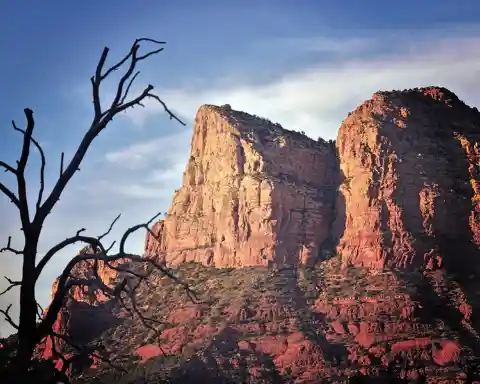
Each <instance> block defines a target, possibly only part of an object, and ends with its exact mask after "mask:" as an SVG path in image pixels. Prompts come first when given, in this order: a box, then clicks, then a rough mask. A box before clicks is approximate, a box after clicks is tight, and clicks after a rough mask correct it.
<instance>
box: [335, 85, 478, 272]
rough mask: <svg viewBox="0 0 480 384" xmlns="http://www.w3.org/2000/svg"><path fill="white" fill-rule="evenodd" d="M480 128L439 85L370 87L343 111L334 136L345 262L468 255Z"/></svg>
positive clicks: (430, 262)
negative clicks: (354, 105) (392, 88)
mask: <svg viewBox="0 0 480 384" xmlns="http://www.w3.org/2000/svg"><path fill="white" fill-rule="evenodd" d="M479 134H480V114H479V113H478V112H477V111H476V110H473V109H471V108H469V107H468V106H466V105H465V104H464V103H463V102H461V101H460V100H459V99H458V98H457V97H456V96H455V95H454V94H453V93H451V92H450V91H448V90H446V89H443V88H432V87H431V88H422V89H417V90H411V91H404V92H378V93H375V94H374V95H373V97H372V99H371V100H368V101H366V102H365V103H364V104H362V105H361V106H360V107H358V108H357V109H356V110H355V111H354V112H353V113H351V114H349V116H348V117H347V118H346V119H345V121H344V122H343V124H342V125H341V127H340V131H339V134H338V140H337V149H338V153H339V159H340V169H341V174H342V175H341V177H342V185H341V187H340V196H339V198H340V199H342V200H343V201H344V202H345V210H346V215H345V231H344V233H343V235H342V236H341V241H340V244H339V247H338V251H339V252H340V253H341V254H342V260H343V261H344V263H350V264H353V265H365V266H369V267H376V268H378V267H383V266H384V265H385V264H389V265H391V266H396V267H405V266H409V265H413V266H417V267H426V268H428V269H432V268H437V267H441V266H442V264H444V263H448V262H449V261H453V262H455V263H458V262H459V261H460V258H462V260H464V261H467V257H474V255H476V252H477V251H476V248H477V247H476V246H474V244H473V243H472V240H473V239H477V237H478V234H477V233H478V229H477V227H478V225H477V219H476V215H477V213H476V212H475V209H474V205H475V204H476V198H477V197H476V193H477V189H476V188H477V181H476V180H477V175H478V164H479V163H478V150H479V148H478V140H479V138H480V135H479ZM477 241H478V240H477ZM452 246H453V247H452ZM453 259H454V260H453ZM476 264H478V263H476ZM470 266H471V264H470ZM470 266H469V267H470Z"/></svg>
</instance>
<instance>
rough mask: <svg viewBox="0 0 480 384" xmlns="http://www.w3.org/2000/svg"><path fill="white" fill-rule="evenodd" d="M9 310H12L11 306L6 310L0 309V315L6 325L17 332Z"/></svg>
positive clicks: (16, 326)
mask: <svg viewBox="0 0 480 384" xmlns="http://www.w3.org/2000/svg"><path fill="white" fill-rule="evenodd" d="M10 309H12V304H10V305H9V306H8V307H7V309H0V313H1V314H3V316H4V317H5V320H6V321H7V323H8V324H10V325H11V326H12V327H13V328H15V329H16V330H17V331H18V325H17V324H15V322H14V321H13V319H12V317H11V316H10V313H9V312H10Z"/></svg>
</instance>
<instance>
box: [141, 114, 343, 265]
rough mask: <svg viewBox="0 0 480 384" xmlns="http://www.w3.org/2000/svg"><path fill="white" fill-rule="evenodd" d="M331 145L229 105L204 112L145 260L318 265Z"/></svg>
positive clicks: (333, 163) (331, 192) (327, 211)
mask: <svg viewBox="0 0 480 384" xmlns="http://www.w3.org/2000/svg"><path fill="white" fill-rule="evenodd" d="M337 174H338V171H337V160H336V155H335V148H334V146H333V145H332V143H327V142H324V141H319V142H316V141H314V140H311V139H309V138H308V137H306V136H304V135H302V134H300V133H298V132H293V131H288V130H286V129H283V128H282V127H281V126H280V125H278V124H274V123H272V122H270V121H268V120H266V119H262V118H259V117H257V116H252V115H249V114H247V113H244V112H240V111H235V110H233V109H231V108H230V107H229V106H228V105H227V106H223V107H216V106H212V105H204V106H202V107H200V109H199V110H198V113H197V116H196V117H195V125H194V132H193V138H192V144H191V153H190V159H189V161H188V164H187V167H186V170H185V173H184V179H183V185H182V187H181V188H180V189H179V190H178V191H177V192H176V193H175V195H174V197H173V202H172V205H171V207H170V209H169V211H168V215H167V217H166V218H165V219H164V220H162V221H160V222H158V223H157V224H156V225H155V226H154V228H153V232H154V233H155V235H156V236H157V237H158V238H159V239H160V241H157V237H156V236H152V235H150V234H149V235H148V237H147V240H146V247H145V253H146V254H148V255H152V254H153V255H159V256H161V257H162V258H164V260H165V261H166V262H167V263H168V264H172V265H173V264H178V263H182V262H185V261H198V262H201V263H203V264H205V265H211V266H216V267H245V266H254V265H267V263H268V261H271V262H276V263H279V264H292V265H297V264H300V263H308V262H311V261H314V260H315V259H316V257H317V255H318V253H319V246H320V245H321V244H322V243H324V242H325V240H327V238H328V236H329V230H330V223H331V222H332V219H333V214H334V211H333V207H334V199H335V192H336V187H337V184H336V183H337V178H336V176H337Z"/></svg>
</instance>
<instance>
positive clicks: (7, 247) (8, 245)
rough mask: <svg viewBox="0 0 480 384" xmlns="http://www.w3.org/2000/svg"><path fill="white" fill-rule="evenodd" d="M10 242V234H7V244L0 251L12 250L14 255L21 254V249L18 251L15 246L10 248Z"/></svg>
mask: <svg viewBox="0 0 480 384" xmlns="http://www.w3.org/2000/svg"><path fill="white" fill-rule="evenodd" d="M11 242H12V236H8V241H7V246H6V247H3V248H2V249H0V253H2V252H5V251H9V252H12V253H14V254H16V255H22V254H23V252H22V251H19V250H18V249H15V248H12V246H11Z"/></svg>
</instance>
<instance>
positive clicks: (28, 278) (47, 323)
mask: <svg viewBox="0 0 480 384" xmlns="http://www.w3.org/2000/svg"><path fill="white" fill-rule="evenodd" d="M164 44H165V42H161V41H157V40H153V39H149V38H140V39H136V40H135V41H134V43H133V44H132V46H131V47H130V49H129V51H128V52H127V53H126V54H125V56H123V58H121V59H120V60H119V61H118V62H117V63H115V64H114V65H112V66H110V67H106V62H107V57H108V53H109V49H108V48H107V47H106V48H104V49H103V52H102V54H101V56H100V59H99V61H98V64H97V67H96V69H95V74H94V75H93V76H92V78H91V80H90V81H91V87H92V101H93V112H94V113H93V119H92V121H91V124H90V126H89V127H88V129H87V131H86V133H85V135H84V136H83V138H82V140H81V142H80V143H79V145H78V147H77V149H76V151H75V153H74V155H73V157H72V158H71V160H70V161H69V162H68V163H67V162H65V159H64V154H63V153H62V155H61V159H60V166H59V168H60V171H59V176H58V179H57V180H56V182H55V184H54V186H53V188H52V190H51V191H50V193H49V194H48V195H47V194H45V165H46V161H47V157H46V155H45V153H44V151H43V148H42V146H41V144H40V143H39V142H38V141H37V140H36V139H35V138H34V135H33V132H34V128H35V119H34V114H33V111H32V110H31V109H29V108H26V109H25V110H24V113H25V119H26V126H25V128H20V127H19V126H17V124H16V123H15V122H12V125H13V129H14V130H15V131H17V132H19V133H20V134H21V135H22V141H23V144H22V149H21V153H20V156H19V160H18V161H17V163H16V165H10V164H8V163H6V162H4V161H0V168H3V169H4V171H5V172H6V173H8V174H11V175H13V177H14V179H15V181H16V187H17V190H16V191H13V190H12V189H9V188H8V187H7V186H6V184H4V183H1V182H0V192H1V193H0V194H3V195H4V196H6V197H7V198H8V199H9V200H10V201H11V203H12V204H13V205H14V206H15V207H16V209H17V210H18V213H19V216H20V221H21V225H22V232H23V237H24V244H23V248H20V249H16V248H14V247H13V246H12V242H11V238H10V237H9V238H8V240H7V243H6V246H5V247H4V248H2V249H1V250H0V251H1V252H11V253H13V254H15V255H17V256H18V257H19V258H22V262H23V265H22V274H21V280H20V281H13V280H11V279H9V278H8V277H5V278H6V279H7V281H8V283H9V285H8V287H7V288H6V289H5V290H4V291H3V292H2V293H1V294H4V293H6V292H8V291H10V290H11V289H13V288H16V287H19V288H20V307H19V309H20V316H19V317H20V319H19V322H18V323H17V322H16V321H15V319H13V318H12V316H11V314H10V310H11V305H10V306H8V307H7V309H5V310H1V313H2V314H3V316H4V317H5V320H6V321H7V322H8V323H9V324H10V325H11V326H12V327H13V328H15V329H16V331H17V340H18V341H17V343H16V345H15V352H14V353H13V355H14V357H13V358H14V359H15V360H14V361H13V362H12V366H13V365H15V367H16V369H17V371H18V372H21V373H22V374H26V372H28V371H29V369H30V367H31V361H32V358H33V355H34V351H35V348H36V346H37V345H38V344H39V343H40V342H42V340H45V338H47V337H54V336H55V337H57V336H58V337H60V336H61V335H54V332H53V330H52V326H53V324H54V323H55V321H56V319H57V317H58V314H59V312H60V310H61V309H62V306H63V305H64V301H65V300H64V299H65V297H66V295H67V293H68V292H69V290H70V289H71V288H72V287H88V286H91V285H95V286H97V287H99V289H100V290H101V291H102V293H104V294H105V295H107V296H110V297H115V296H120V295H121V294H122V292H126V291H127V284H126V281H125V280H122V281H121V282H119V283H112V282H109V281H103V280H102V278H101V277H100V276H99V274H98V263H99V262H100V261H102V262H103V263H104V264H106V265H108V266H109V267H111V268H114V266H113V265H111V264H110V263H111V262H114V261H117V260H120V259H122V260H123V259H127V260H129V261H130V262H132V263H143V264H148V265H150V266H151V267H150V268H152V267H153V268H156V269H158V270H160V271H161V272H162V273H164V274H166V275H167V276H169V277H170V278H172V279H176V278H175V277H174V276H173V275H172V274H171V273H170V272H169V271H168V270H167V269H166V268H165V266H164V265H161V264H159V263H158V262H157V261H155V260H154V259H152V258H148V257H142V256H139V255H133V254H129V253H128V252H126V250H125V243H126V241H127V239H128V237H129V235H130V234H132V233H133V232H135V231H137V230H139V229H145V230H147V231H150V229H149V225H150V224H151V223H152V222H153V221H154V220H155V219H156V218H157V217H158V215H160V214H158V215H155V216H154V217H153V218H151V219H150V220H149V221H148V222H146V223H143V224H139V225H136V226H134V227H131V228H129V229H128V230H127V231H126V232H125V233H124V235H123V236H122V238H121V239H120V241H119V247H118V249H119V250H118V252H116V253H114V254H110V250H111V249H112V246H113V244H112V245H111V246H110V247H107V246H105V245H104V244H103V240H104V238H105V236H106V235H107V234H109V233H110V231H111V230H112V227H113V225H114V224H115V222H116V221H117V219H118V217H117V218H116V219H115V220H114V221H113V223H112V224H111V226H110V228H109V229H108V231H107V232H105V233H104V234H102V235H100V236H87V235H85V234H84V232H85V229H84V228H82V229H80V230H78V231H77V232H76V233H73V234H72V236H71V237H69V238H67V239H65V240H63V241H61V242H59V243H58V244H56V245H55V246H54V247H52V248H51V249H50V250H49V251H48V252H46V253H45V254H44V255H43V257H41V258H40V257H39V254H38V244H39V240H40V238H41V236H42V228H43V225H44V223H45V220H46V218H47V217H48V215H49V214H50V213H51V212H52V210H53V209H54V207H55V205H56V203H57V202H58V201H59V199H60V197H61V195H62V193H63V192H64V190H65V188H66V187H67V185H68V183H69V182H70V180H71V179H72V177H73V176H74V175H75V173H76V172H77V171H79V170H80V165H81V163H82V161H83V160H84V158H85V156H86V154H87V151H88V149H89V148H90V146H91V145H92V143H93V141H94V140H95V139H96V138H97V136H98V135H99V134H100V133H101V132H102V131H104V130H105V129H106V128H107V127H108V125H109V123H110V122H111V121H112V119H113V118H114V117H115V116H117V115H118V114H119V113H121V112H124V111H127V110H129V109H130V108H133V107H136V106H140V107H143V106H144V105H143V102H144V101H145V100H147V99H152V100H155V101H156V102H158V103H159V104H160V105H161V106H162V107H163V108H164V110H165V112H166V113H167V114H168V116H169V117H170V119H173V120H176V121H177V122H179V123H180V124H182V125H185V124H184V123H183V122H182V121H181V120H180V119H179V118H178V117H177V116H175V114H174V113H173V112H172V111H171V110H170V109H169V108H168V107H167V105H166V104H165V102H164V101H163V100H162V99H161V98H160V97H159V96H157V95H156V94H155V93H154V92H153V89H154V87H153V86H152V85H148V86H147V87H146V88H144V89H143V91H142V92H141V93H140V94H139V95H138V96H136V97H130V95H129V93H130V90H131V87H132V84H133V83H134V81H135V79H136V78H137V76H138V75H139V73H140V72H139V71H138V70H137V66H138V64H140V62H142V61H144V60H146V59H148V58H149V57H151V56H153V55H156V54H157V53H159V52H161V51H162V50H163V45H164ZM144 45H150V46H153V48H152V49H150V50H147V51H146V52H145V53H141V52H140V48H141V46H142V47H143V46H144ZM119 71H121V72H122V75H121V77H120V80H119V81H118V84H117V88H116V92H115V95H114V98H113V101H112V102H111V104H109V105H108V106H105V107H104V106H102V103H101V92H100V91H101V86H102V84H103V82H104V81H105V80H106V79H107V78H109V76H110V75H111V74H112V73H113V72H119ZM32 150H36V151H38V153H39V154H40V159H41V162H40V170H39V172H40V185H39V192H38V196H37V198H36V203H35V205H34V206H30V205H29V203H28V201H27V180H26V177H25V173H26V172H25V171H26V169H27V163H28V160H29V156H30V153H31V151H32ZM32 205H33V204H32ZM150 233H152V232H151V231H150ZM152 235H153V233H152ZM75 243H83V244H86V245H87V246H89V247H90V249H91V250H95V251H94V252H84V253H82V254H80V255H79V256H77V257H75V258H73V259H72V260H71V261H70V262H69V263H68V264H67V266H66V267H65V269H64V270H63V272H62V274H61V276H60V278H59V281H58V288H57V291H56V293H55V295H54V296H53V300H52V302H51V305H50V306H49V308H48V310H47V311H46V313H44V314H42V313H41V311H40V313H39V305H38V302H37V300H36V296H35V286H36V283H37V281H38V279H39V277H40V275H41V274H42V272H43V270H44V268H45V266H46V265H47V264H48V263H49V262H51V261H52V260H53V258H54V256H55V254H56V253H58V252H59V251H61V250H62V249H64V248H65V247H67V246H69V245H71V244H75ZM79 262H89V263H90V264H91V265H92V268H93V273H92V277H91V278H87V279H74V278H73V277H72V276H71V275H70V273H71V271H72V269H73V268H74V267H75V265H77V264H78V263H79ZM124 272H126V273H127V274H128V273H130V274H132V275H135V276H136V277H140V278H141V277H142V276H138V274H137V273H136V272H134V271H133V270H127V271H124ZM177 282H179V281H177ZM180 283H181V282H180ZM115 284H116V285H115ZM182 284H183V283H182ZM184 286H185V288H186V289H187V292H188V293H189V294H191V295H193V292H192V291H190V288H189V287H188V286H187V285H186V284H184ZM2 382H3V381H2Z"/></svg>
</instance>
